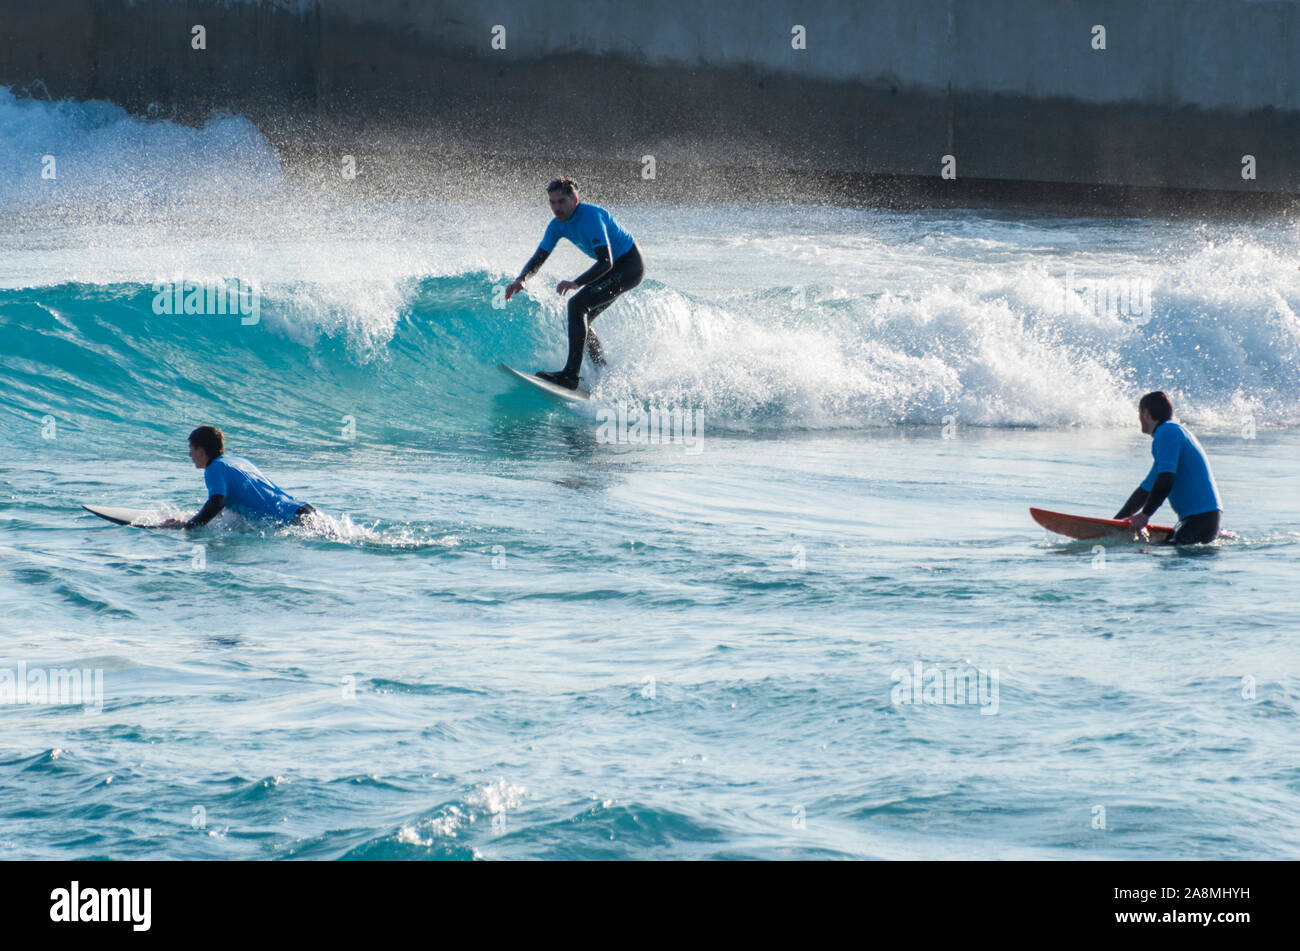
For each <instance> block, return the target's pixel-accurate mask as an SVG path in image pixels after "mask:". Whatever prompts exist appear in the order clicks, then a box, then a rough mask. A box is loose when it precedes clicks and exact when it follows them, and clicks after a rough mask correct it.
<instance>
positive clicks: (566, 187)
mask: <svg viewBox="0 0 1300 951" xmlns="http://www.w3.org/2000/svg"><path fill="white" fill-rule="evenodd" d="M551 192H564V194H566V195H572V196H573V197H574V198H577V197H578V183H577V182H575V181H574V180H573V179H571V178H557V179H555V180H554V181H552V182H551V184H549V185H547V186H546V194H548V195H549V194H550V193H551Z"/></svg>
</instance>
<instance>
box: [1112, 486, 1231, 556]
mask: <svg viewBox="0 0 1300 951" xmlns="http://www.w3.org/2000/svg"><path fill="white" fill-rule="evenodd" d="M1173 487H1174V474H1173V473H1172V472H1162V473H1160V474H1159V475H1158V476H1156V481H1155V484H1154V485H1153V486H1152V487H1151V491H1150V492H1148V491H1147V490H1146V489H1144V488H1142V487H1141V486H1139V487H1138V488H1137V489H1136V490H1134V492H1133V494H1132V495H1130V496H1129V497H1128V501H1127V502H1125V503H1124V507H1123V508H1122V509H1120V510H1119V511H1118V512H1116V513H1115V517H1116V518H1128V517H1129V516H1130V515H1132V514H1133V513H1134V512H1136V511H1137V510H1138V509H1139V508H1140V509H1142V511H1143V512H1144V513H1145V514H1146V516H1147V518H1150V517H1151V516H1152V515H1154V514H1155V511H1156V509H1158V508H1160V506H1161V505H1163V504H1164V501H1165V499H1166V498H1168V497H1169V490H1170V489H1172V488H1173ZM1222 515H1223V513H1222V512H1221V511H1219V510H1218V509H1215V510H1214V511H1212V512H1201V513H1199V514H1197V515H1189V516H1187V518H1185V519H1182V520H1181V521H1179V523H1178V524H1177V525H1175V526H1174V532H1173V534H1172V535H1170V536H1169V538H1168V539H1167V540H1166V544H1169V545H1208V544H1209V543H1210V542H1212V541H1214V540H1215V539H1216V538H1218V537H1219V520H1220V518H1221V517H1222Z"/></svg>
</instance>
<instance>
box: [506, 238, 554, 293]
mask: <svg viewBox="0 0 1300 951" xmlns="http://www.w3.org/2000/svg"><path fill="white" fill-rule="evenodd" d="M550 256H551V252H550V251H543V250H542V249H541V248H538V249H537V250H536V251H534V252H533V256H532V257H531V258H529V259H528V263H527V264H525V265H524V269H523V270H522V271H520V272H519V276H518V277H517V278H515V279H514V282H513V283H512V284H511V285H510V286H509V287H507V288H506V300H510V298H512V297H514V296H515V295H516V294H518V293H519V292H520V291H521V290H523V288H524V281H526V280H528V279H529V278H530V277H532V276H533V275H534V274H536V273H537V272H538V271H540V270H541V269H542V265H543V264H545V263H546V259H547V258H549V257H550Z"/></svg>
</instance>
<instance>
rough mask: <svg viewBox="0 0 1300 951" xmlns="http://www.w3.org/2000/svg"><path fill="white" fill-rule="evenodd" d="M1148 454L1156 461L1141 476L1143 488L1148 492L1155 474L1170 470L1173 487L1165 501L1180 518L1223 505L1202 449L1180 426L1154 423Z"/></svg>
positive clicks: (1152, 484)
mask: <svg viewBox="0 0 1300 951" xmlns="http://www.w3.org/2000/svg"><path fill="white" fill-rule="evenodd" d="M1151 456H1152V458H1153V459H1154V460H1155V462H1153V463H1152V464H1151V471H1150V472H1148V473H1147V477H1146V478H1145V479H1143V480H1142V488H1144V489H1146V490H1147V491H1148V492H1150V491H1151V489H1152V487H1153V486H1154V485H1155V484H1156V476H1157V475H1159V474H1160V473H1162V472H1172V473H1173V474H1174V487H1173V488H1172V489H1170V490H1169V500H1168V501H1169V504H1170V506H1171V507H1172V508H1173V510H1174V512H1176V513H1177V515H1178V517H1179V519H1184V518H1189V517H1191V516H1193V515H1200V514H1201V513H1203V512H1213V511H1215V510H1216V509H1220V510H1221V509H1222V508H1223V503H1222V502H1221V501H1220V500H1219V489H1218V486H1216V485H1215V484H1214V474H1213V473H1211V472H1210V463H1209V461H1208V460H1207V459H1206V458H1205V450H1204V449H1202V448H1201V444H1200V443H1199V442H1197V441H1196V437H1195V436H1193V435H1192V434H1191V433H1189V432H1188V431H1187V430H1185V429H1183V427H1182V426H1180V425H1178V424H1177V423H1171V422H1164V423H1161V424H1160V425H1159V426H1157V427H1156V431H1155V432H1154V433H1152V434H1151Z"/></svg>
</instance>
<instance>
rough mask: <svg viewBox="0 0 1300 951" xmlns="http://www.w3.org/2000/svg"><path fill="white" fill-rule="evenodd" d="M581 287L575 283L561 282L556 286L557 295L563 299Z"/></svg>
mask: <svg viewBox="0 0 1300 951" xmlns="http://www.w3.org/2000/svg"><path fill="white" fill-rule="evenodd" d="M581 286H582V285H581V284H575V283H573V281H560V283H558V284H556V285H555V293H557V294H559V295H560V296H561V297H563V296H564V295H565V294H567V293H568V292H569V291H572V290H576V289H577V288H579V287H581Z"/></svg>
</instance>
